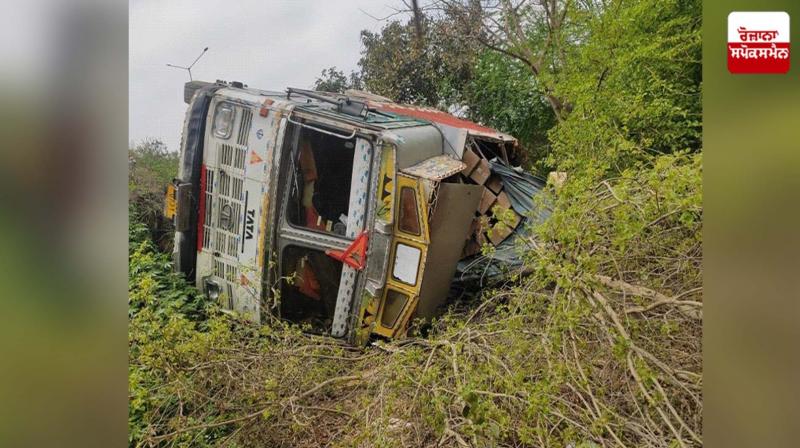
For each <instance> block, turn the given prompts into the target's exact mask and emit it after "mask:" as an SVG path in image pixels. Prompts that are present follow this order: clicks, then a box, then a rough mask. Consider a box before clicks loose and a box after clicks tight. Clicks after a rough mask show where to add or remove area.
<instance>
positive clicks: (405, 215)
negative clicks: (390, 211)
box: [398, 187, 420, 236]
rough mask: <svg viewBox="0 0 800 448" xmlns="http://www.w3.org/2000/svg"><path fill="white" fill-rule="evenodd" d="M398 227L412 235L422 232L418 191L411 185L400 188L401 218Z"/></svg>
mask: <svg viewBox="0 0 800 448" xmlns="http://www.w3.org/2000/svg"><path fill="white" fill-rule="evenodd" d="M398 227H399V228H400V230H402V231H403V232H406V233H408V234H411V235H417V236H419V234H420V224H419V213H418V211H417V193H416V192H415V191H414V189H413V188H411V187H403V188H401V189H400V219H399V221H398Z"/></svg>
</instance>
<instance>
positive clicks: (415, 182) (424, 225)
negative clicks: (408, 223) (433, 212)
mask: <svg viewBox="0 0 800 448" xmlns="http://www.w3.org/2000/svg"><path fill="white" fill-rule="evenodd" d="M403 187H411V188H413V189H414V191H415V193H416V195H417V213H418V214H419V218H420V221H421V222H420V230H421V235H414V234H410V233H407V232H403V231H401V230H400V228H399V221H400V220H399V219H395V226H394V231H395V235H397V236H398V237H403V238H408V239H410V240H414V241H419V242H422V243H428V242H429V241H430V240H429V237H428V201H426V200H425V195H424V194H423V191H422V183H420V181H419V179H417V178H414V177H410V176H406V175H403V174H398V175H397V191H400V190H401V189H402V188H403ZM395 196H396V197H397V200H396V201H395V202H396V204H395V210H397V212H396V213H399V210H400V204H399V202H400V195H399V194H396V195H395Z"/></svg>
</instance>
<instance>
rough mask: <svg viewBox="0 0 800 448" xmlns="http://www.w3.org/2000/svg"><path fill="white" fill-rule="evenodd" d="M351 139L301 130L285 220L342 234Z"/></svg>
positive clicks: (349, 185)
mask: <svg viewBox="0 0 800 448" xmlns="http://www.w3.org/2000/svg"><path fill="white" fill-rule="evenodd" d="M354 148H355V139H351V140H342V139H339V138H336V137H332V136H329V135H325V134H322V133H318V132H314V131H311V130H307V129H303V131H302V132H301V133H300V137H299V141H298V149H297V150H298V154H297V164H296V165H295V173H294V176H295V179H296V182H297V183H296V185H297V190H298V191H292V194H293V195H292V197H291V198H290V204H289V216H288V219H289V222H290V223H292V224H294V225H296V226H300V227H305V228H307V229H312V230H316V231H319V232H324V233H333V234H337V235H341V236H344V234H345V229H346V224H347V217H348V215H349V214H350V213H353V212H355V210H350V209H349V208H350V192H351V188H352V171H353V157H354V155H355V149H354Z"/></svg>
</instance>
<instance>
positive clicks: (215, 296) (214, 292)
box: [205, 280, 220, 302]
mask: <svg viewBox="0 0 800 448" xmlns="http://www.w3.org/2000/svg"><path fill="white" fill-rule="evenodd" d="M205 287H206V295H207V296H208V298H209V299H211V300H213V301H215V302H216V301H218V300H219V294H220V287H219V284H217V282H215V281H213V280H206V281H205Z"/></svg>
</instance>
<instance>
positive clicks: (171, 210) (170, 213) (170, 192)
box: [164, 184, 178, 219]
mask: <svg viewBox="0 0 800 448" xmlns="http://www.w3.org/2000/svg"><path fill="white" fill-rule="evenodd" d="M176 196H177V195H176V193H175V185H173V184H168V185H167V193H166V197H165V198H164V216H165V217H166V218H168V219H173V218H175V210H176V209H177V208H178V206H177V200H176Z"/></svg>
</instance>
